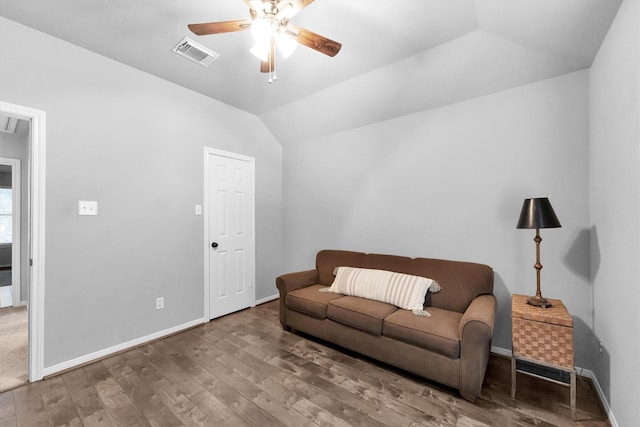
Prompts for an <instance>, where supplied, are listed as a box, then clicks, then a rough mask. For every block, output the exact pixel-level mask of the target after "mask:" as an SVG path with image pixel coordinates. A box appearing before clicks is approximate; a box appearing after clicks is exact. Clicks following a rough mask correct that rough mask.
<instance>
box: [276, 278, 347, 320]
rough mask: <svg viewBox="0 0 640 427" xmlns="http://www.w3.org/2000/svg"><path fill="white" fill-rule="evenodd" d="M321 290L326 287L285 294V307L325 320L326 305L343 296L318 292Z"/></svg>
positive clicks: (312, 286) (308, 288)
mask: <svg viewBox="0 0 640 427" xmlns="http://www.w3.org/2000/svg"><path fill="white" fill-rule="evenodd" d="M321 288H326V286H323V285H311V286H307V287H306V288H301V289H296V290H295V291H291V292H287V296H286V297H285V305H286V306H287V308H290V309H291V310H295V311H299V312H301V313H305V314H308V315H310V316H315V317H319V318H321V319H326V317H327V304H329V302H330V301H333V300H335V299H339V298H343V297H344V296H343V295H340V294H334V293H323V292H319V289H321Z"/></svg>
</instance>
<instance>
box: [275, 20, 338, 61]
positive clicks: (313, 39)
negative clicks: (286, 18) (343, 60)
mask: <svg viewBox="0 0 640 427" xmlns="http://www.w3.org/2000/svg"><path fill="white" fill-rule="evenodd" d="M287 28H289V29H290V30H293V32H294V33H297V34H298V36H297V37H295V36H291V37H295V39H296V41H297V42H298V43H300V44H301V45H304V46H307V47H310V48H311V49H314V50H317V51H318V52H320V53H324V54H325V55H328V56H336V55H337V54H338V52H340V49H341V48H342V43H338V42H336V41H333V40H331V39H328V38H326V37H324V36H321V35H320V34H316V33H314V32H313V31H309V30H307V29H304V28H302V27H298V26H297V25H293V24H289V25H287Z"/></svg>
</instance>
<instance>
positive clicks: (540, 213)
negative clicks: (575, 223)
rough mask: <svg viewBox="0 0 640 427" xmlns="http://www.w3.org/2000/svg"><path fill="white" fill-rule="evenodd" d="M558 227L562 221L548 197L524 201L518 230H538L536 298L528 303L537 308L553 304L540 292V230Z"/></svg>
mask: <svg viewBox="0 0 640 427" xmlns="http://www.w3.org/2000/svg"><path fill="white" fill-rule="evenodd" d="M558 227H561V225H560V221H558V217H557V216H556V213H555V212H554V211H553V208H552V207H551V202H549V199H548V198H547V197H539V198H534V199H524V204H523V205H522V211H521V212H520V219H519V220H518V225H517V226H516V228H535V229H536V237H534V239H533V241H534V242H536V263H535V265H534V266H533V267H534V268H535V269H536V296H534V297H530V298H528V299H527V303H528V304H531V305H534V306H537V307H542V308H547V307H551V303H550V302H549V301H548V300H547V299H546V298H543V297H542V293H541V292H540V270H542V264H540V242H542V238H541V237H540V229H541V228H558Z"/></svg>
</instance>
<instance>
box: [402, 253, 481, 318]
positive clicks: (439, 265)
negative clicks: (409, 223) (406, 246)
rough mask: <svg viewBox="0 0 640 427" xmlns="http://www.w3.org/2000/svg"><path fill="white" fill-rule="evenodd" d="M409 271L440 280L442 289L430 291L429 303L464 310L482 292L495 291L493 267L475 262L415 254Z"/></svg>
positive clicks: (434, 305) (447, 308)
mask: <svg viewBox="0 0 640 427" xmlns="http://www.w3.org/2000/svg"><path fill="white" fill-rule="evenodd" d="M409 274H413V275H416V276H424V277H428V278H430V279H433V280H435V281H437V282H438V283H439V284H440V287H441V288H442V290H441V291H440V292H438V293H435V294H432V293H430V292H429V293H428V294H427V305H429V306H432V307H438V308H442V309H445V310H452V311H457V312H458V313H464V311H465V310H466V309H467V307H468V306H469V304H471V301H472V300H473V299H474V298H476V297H477V296H479V295H483V294H491V293H493V269H492V268H491V267H489V266H488V265H484V264H476V263H472V262H462V261H449V260H442V259H432V258H415V259H414V260H413V261H412V262H411V268H410V269H409Z"/></svg>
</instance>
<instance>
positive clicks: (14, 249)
mask: <svg viewBox="0 0 640 427" xmlns="http://www.w3.org/2000/svg"><path fill="white" fill-rule="evenodd" d="M0 164H3V165H9V166H11V202H12V211H11V216H12V220H11V221H12V226H11V228H12V233H13V236H12V240H13V241H12V242H11V297H12V300H13V306H14V307H19V306H20V304H21V303H22V301H21V298H22V292H21V291H20V288H22V282H21V280H20V273H21V272H22V263H21V262H20V261H21V260H20V258H21V256H22V251H21V249H20V248H21V247H22V246H21V243H22V237H21V234H20V228H21V227H20V224H21V221H22V215H21V211H20V202H21V199H22V187H21V185H20V184H21V183H20V177H21V176H22V172H21V169H20V159H11V158H8V157H0ZM16 295H17V298H16Z"/></svg>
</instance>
